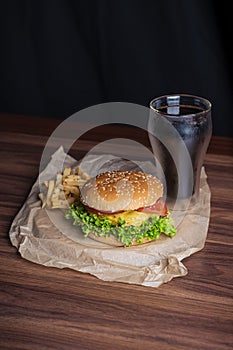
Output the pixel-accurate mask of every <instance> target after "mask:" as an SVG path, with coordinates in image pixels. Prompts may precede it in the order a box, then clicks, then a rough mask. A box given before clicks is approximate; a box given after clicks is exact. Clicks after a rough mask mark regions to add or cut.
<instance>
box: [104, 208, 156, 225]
mask: <svg viewBox="0 0 233 350" xmlns="http://www.w3.org/2000/svg"><path fill="white" fill-rule="evenodd" d="M105 216H107V218H108V219H109V220H111V221H112V222H114V223H117V221H118V219H119V218H121V219H122V220H124V221H125V224H126V226H130V225H134V226H140V225H141V224H142V223H143V221H146V220H148V219H149V218H150V217H151V214H148V213H142V212H138V211H136V210H127V211H124V212H123V213H119V214H113V215H106V214H105Z"/></svg>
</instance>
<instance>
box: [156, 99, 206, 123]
mask: <svg viewBox="0 0 233 350" xmlns="http://www.w3.org/2000/svg"><path fill="white" fill-rule="evenodd" d="M174 96H177V97H179V96H180V97H188V98H197V99H199V100H201V101H203V102H204V103H205V104H206V106H207V108H206V109H205V110H202V111H200V112H197V113H190V114H183V116H187V117H188V116H192V115H197V116H198V115H201V114H203V113H208V112H210V111H211V108H212V104H211V102H210V101H209V100H207V99H206V98H205V97H200V96H197V95H192V94H166V95H161V96H158V97H155V98H154V99H153V100H151V101H150V104H149V107H150V109H152V110H153V111H154V112H157V113H159V114H161V115H166V117H168V118H169V117H170V118H179V117H180V116H178V115H173V114H164V113H163V112H161V111H160V110H159V109H157V108H155V107H154V106H153V103H154V102H155V101H158V100H160V99H162V98H167V97H174Z"/></svg>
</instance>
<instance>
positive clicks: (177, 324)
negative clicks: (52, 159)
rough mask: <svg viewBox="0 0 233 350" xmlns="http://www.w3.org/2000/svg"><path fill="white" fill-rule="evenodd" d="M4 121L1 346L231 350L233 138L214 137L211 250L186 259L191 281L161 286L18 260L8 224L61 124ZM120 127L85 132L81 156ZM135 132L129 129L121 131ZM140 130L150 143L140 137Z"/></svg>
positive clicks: (0, 172) (210, 168)
mask: <svg viewBox="0 0 233 350" xmlns="http://www.w3.org/2000/svg"><path fill="white" fill-rule="evenodd" d="M0 117H1V120H2V123H1V130H0V136H1V137H0V144H1V147H0V154H1V163H0V208H1V209H0V210H1V216H0V349H1V350H2V349H22V350H27V349H28V350H29V349H30V350H44V349H46V350H47V349H54V350H55V349H56V350H57V349H62V350H63V349H65V350H66V349H81V350H84V349H94V350H95V349H96V350H104V349H134V350H135V349H143V350H144V349H161V350H170V349H178V350H179V349H184V350H186V349H200V350H206V349H211V350H225V349H232V344H233V272H232V271H233V270H232V266H233V230H232V227H233V222H232V218H233V214H232V213H233V179H232V174H233V173H232V170H233V157H232V149H233V142H232V141H233V140H232V139H227V138H222V137H213V138H212V141H211V144H210V147H209V151H208V154H207V155H206V159H205V167H206V171H207V175H208V183H209V185H210V188H211V193H212V197H211V219H210V226H209V232H208V237H207V241H206V245H205V247H204V249H203V250H202V251H200V252H198V253H196V254H194V255H192V256H191V257H189V258H186V259H185V260H184V264H185V266H186V267H187V268H188V271H189V272H188V275H187V276H185V277H182V278H176V279H173V280H172V281H171V282H169V283H167V284H164V285H162V286H161V287H159V288H157V289H156V288H150V287H143V286H137V285H129V284H123V283H112V282H104V281H101V280H98V279H97V278H95V277H94V276H91V275H88V274H84V273H78V272H75V271H72V270H69V269H64V270H59V269H56V268H49V267H44V266H41V265H36V264H33V263H31V262H29V261H26V260H24V259H22V258H21V257H20V255H19V254H18V253H17V251H16V249H15V248H14V247H12V246H11V244H10V241H9V237H8V231H9V227H10V224H11V222H12V220H13V218H14V216H15V215H16V213H17V212H18V210H19V209H20V207H21V206H22V204H23V202H24V200H25V199H26V196H27V194H28V192H29V190H30V188H31V185H32V184H33V182H34V181H35V178H36V177H37V175H38V169H39V163H40V158H41V154H42V151H43V147H44V145H45V143H46V141H47V139H48V137H49V135H50V134H51V132H52V131H53V130H54V128H56V126H57V125H58V124H59V121H58V120H52V119H46V118H30V117H25V116H19V115H17V116H13V115H1V116H0ZM119 130H120V126H119V127H118V126H114V127H106V128H105V129H99V130H97V129H96V130H94V131H92V132H91V133H89V135H84V137H83V138H82V140H81V141H80V142H79V145H77V148H74V153H75V154H76V155H78V156H79V157H81V156H82V155H83V154H84V153H85V150H86V149H89V148H90V147H92V146H93V145H94V144H96V143H97V142H99V141H100V140H103V139H105V138H109V137H110V136H112V135H117V134H118V133H119ZM128 134H132V130H130V129H128V130H126V131H124V132H123V134H121V135H124V136H125V137H127V135H128ZM133 134H134V136H135V138H136V139H137V140H138V141H143V143H144V144H145V145H146V144H147V142H148V140H147V136H146V135H145V134H143V133H142V132H141V131H139V130H134V132H133ZM118 137H119V136H118ZM77 150H78V151H77Z"/></svg>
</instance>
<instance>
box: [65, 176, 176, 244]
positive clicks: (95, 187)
mask: <svg viewBox="0 0 233 350" xmlns="http://www.w3.org/2000/svg"><path fill="white" fill-rule="evenodd" d="M162 196H163V185H162V183H161V182H160V180H159V179H157V178H156V177H154V176H152V175H151V174H146V173H143V172H140V171H139V172H135V171H107V172H104V173H101V174H99V175H97V176H96V177H94V178H91V179H90V180H88V181H87V182H86V183H85V184H84V186H83V187H82V189H81V197H80V201H79V202H76V203H73V204H72V205H71V207H70V208H69V210H68V212H67V213H66V218H68V219H72V221H73V224H74V225H78V226H80V227H81V229H82V231H83V233H84V236H86V237H87V236H89V237H91V238H93V239H95V240H98V241H102V242H105V243H107V244H114V245H119V246H131V245H138V244H143V243H146V242H150V241H152V240H156V239H158V238H159V237H160V235H161V234H164V235H166V236H169V237H173V236H174V235H175V234H176V229H175V227H174V223H173V221H172V219H171V217H170V212H169V211H168V209H167V206H166V204H165V203H164V201H163V199H162Z"/></svg>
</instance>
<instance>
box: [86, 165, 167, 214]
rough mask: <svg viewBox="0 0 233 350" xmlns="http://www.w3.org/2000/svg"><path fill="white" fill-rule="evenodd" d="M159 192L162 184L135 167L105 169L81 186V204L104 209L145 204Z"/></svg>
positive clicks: (139, 206) (144, 205) (118, 208)
mask: <svg viewBox="0 0 233 350" xmlns="http://www.w3.org/2000/svg"><path fill="white" fill-rule="evenodd" d="M162 195H163V185H162V183H161V182H160V181H159V180H158V179H157V178H156V177H154V176H152V175H150V174H145V173H143V172H135V171H108V172H105V173H102V174H99V175H97V176H96V177H95V178H92V179H90V180H88V181H87V182H86V183H85V185H84V186H83V187H82V189H81V201H82V203H83V204H84V205H87V206H89V207H91V208H94V209H96V210H100V211H106V212H116V211H121V210H136V209H138V208H141V207H146V206H149V205H152V204H154V203H155V202H156V201H157V199H159V198H160V197H162Z"/></svg>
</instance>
